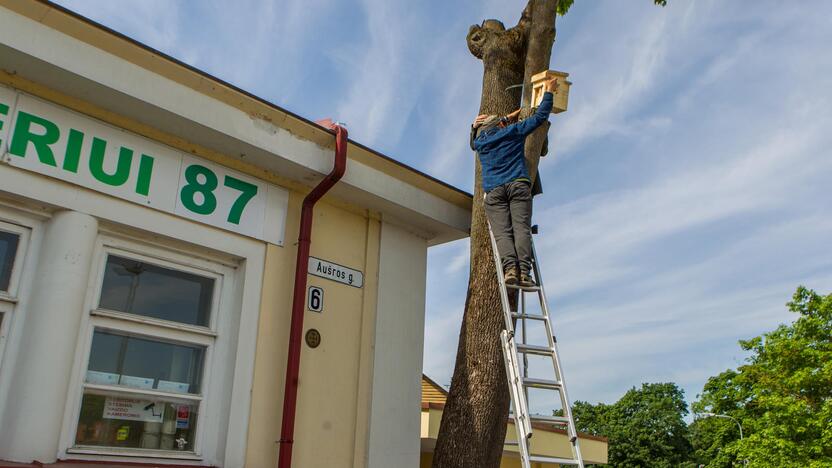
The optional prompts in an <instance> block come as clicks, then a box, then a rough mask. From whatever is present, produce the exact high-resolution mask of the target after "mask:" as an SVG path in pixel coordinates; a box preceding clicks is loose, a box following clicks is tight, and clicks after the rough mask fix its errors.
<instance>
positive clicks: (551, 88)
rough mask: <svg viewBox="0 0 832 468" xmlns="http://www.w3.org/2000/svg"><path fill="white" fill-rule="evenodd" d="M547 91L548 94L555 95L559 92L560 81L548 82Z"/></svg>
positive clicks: (553, 79)
mask: <svg viewBox="0 0 832 468" xmlns="http://www.w3.org/2000/svg"><path fill="white" fill-rule="evenodd" d="M545 91H546V92H547V93H552V94H555V93H557V92H558V79H557V78H552V79H551V80H549V81H547V82H546V87H545Z"/></svg>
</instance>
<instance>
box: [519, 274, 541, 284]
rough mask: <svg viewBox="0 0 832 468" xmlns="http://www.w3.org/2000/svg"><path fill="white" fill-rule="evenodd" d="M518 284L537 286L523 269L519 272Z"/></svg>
mask: <svg viewBox="0 0 832 468" xmlns="http://www.w3.org/2000/svg"><path fill="white" fill-rule="evenodd" d="M520 286H523V287H524V288H533V287H535V286H537V284H536V283H535V282H534V280H533V279H532V277H531V276H529V274H528V273H526V272H525V271H524V272H522V273H520Z"/></svg>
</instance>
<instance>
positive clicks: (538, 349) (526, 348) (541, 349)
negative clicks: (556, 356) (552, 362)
mask: <svg viewBox="0 0 832 468" xmlns="http://www.w3.org/2000/svg"><path fill="white" fill-rule="evenodd" d="M517 351H518V352H521V353H527V354H540V355H541V356H549V355H551V354H552V353H554V352H555V351H554V350H553V349H552V348H550V347H548V346H536V345H530V344H522V343H517Z"/></svg>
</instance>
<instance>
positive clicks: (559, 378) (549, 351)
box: [488, 223, 585, 468]
mask: <svg viewBox="0 0 832 468" xmlns="http://www.w3.org/2000/svg"><path fill="white" fill-rule="evenodd" d="M536 227H537V226H535V228H536ZM533 231H535V233H536V229H533ZM488 235H489V236H490V237H491V250H492V251H493V252H494V266H495V267H496V269H497V279H498V281H499V283H500V300H501V302H502V305H503V317H504V318H505V322H506V323H505V329H504V330H503V331H502V332H501V333H500V340H501V341H502V348H503V360H504V361H505V365H506V377H507V378H508V387H509V391H510V393H511V404H512V409H513V411H512V414H511V417H512V418H513V419H514V427H515V429H516V430H517V446H518V449H519V452H520V466H521V467H522V468H530V467H531V463H532V462H538V463H558V464H559V465H561V466H564V465H565V466H578V467H580V468H585V467H584V461H583V457H582V455H581V447H580V443H579V441H578V432H577V430H576V429H575V419H574V418H573V416H572V407H571V406H570V405H569V396H568V394H567V393H566V382H565V379H564V377H563V370H562V367H561V363H560V358H559V357H558V344H557V340H556V338H555V335H554V333H553V331H552V320H551V317H550V315H549V306H548V305H547V303H546V293H545V291H544V289H543V277H542V276H541V274H540V265H539V262H538V261H537V252H536V251H535V248H534V241H532V244H531V251H532V270H533V272H534V279H535V280H536V281H537V285H536V286H533V287H523V286H520V285H519V284H514V285H507V284H506V282H505V277H504V276H503V267H502V262H500V254H499V253H498V252H497V242H496V240H495V239H494V233H493V232H492V231H491V224H490V223H489V224H488ZM509 289H512V290H516V291H517V301H516V302H517V304H518V305H519V306H520V307H519V309H520V310H519V311H512V310H511V308H510V304H509V297H508V290H509ZM532 293H533V294H536V295H537V299H538V300H539V301H540V312H541V313H539V314H527V313H526V294H532ZM517 321H519V322H520V324H521V327H522V328H521V331H522V333H521V335H520V340H521V341H520V342H519V343H518V342H517V339H518V336H517V333H515V323H516V322H517ZM526 321H537V322H543V324H544V326H545V327H546V336H547V337H548V340H547V343H546V344H544V345H540V344H531V343H527V342H526V338H527V333H526V332H527V330H526ZM521 355H522V356H523V369H522V374H521V369H520V365H519V362H520V360H519V356H521ZM529 355H538V356H546V357H549V358H551V361H552V371H553V376H554V378H553V379H551V380H547V379H541V378H531V377H529V369H528V356H529ZM529 388H538V389H545V390H552V391H555V392H557V393H558V396H559V397H560V403H561V408H563V416H546V415H531V414H529V408H528V400H529V394H528V389H529ZM533 422H542V423H547V424H553V425H557V426H561V427H565V428H566V433H567V437H569V442H570V443H571V446H572V458H558V457H547V456H541V455H533V454H532V453H531V451H530V448H529V439H530V438H531V437H532V423H533Z"/></svg>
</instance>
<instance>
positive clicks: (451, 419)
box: [433, 0, 557, 468]
mask: <svg viewBox="0 0 832 468" xmlns="http://www.w3.org/2000/svg"><path fill="white" fill-rule="evenodd" d="M538 3H543V4H546V5H543V6H540V5H537V4H538ZM549 3H552V4H554V5H555V8H556V7H557V0H530V1H529V3H528V5H527V6H526V8H525V10H524V11H523V14H522V16H521V18H520V21H519V22H518V24H517V25H516V26H514V27H513V28H510V29H508V30H506V29H505V26H504V25H503V23H501V22H500V21H497V20H486V21H484V22H483V23H482V24H481V25H474V26H471V28H470V30H469V32H468V37H467V42H468V49H469V50H470V51H471V53H472V54H473V55H474V56H475V57H477V58H479V59H480V60H482V62H483V68H484V70H483V81H482V97H481V101H480V109H479V113H480V114H497V115H505V114H508V113H510V112H512V111H513V110H515V109H517V108H518V107H519V105H520V99H521V88H520V87H514V88H509V87H511V86H515V85H518V84H521V83H524V77H526V76H528V77H531V74H534V73H535V71H532V72H529V71H528V70H527V64H528V62H529V59H528V58H527V53H526V48H527V43H528V42H529V41H528V39H527V38H528V36H529V30H530V28H532V27H533V26H532V25H533V24H534V22H533V21H532V12H533V10H534V11H538V10H539V11H544V12H545V11H548V7H549V5H548V4H549ZM544 7H546V8H544ZM553 11H554V10H553ZM543 21H544V22H545V21H546V20H545V19H544V20H543ZM548 24H549V25H551V26H552V28H551V29H552V37H554V28H553V25H554V15H552V16H551V17H550V19H549V20H548ZM542 40H543V41H545V40H546V38H545V37H543V38H542ZM535 42H538V41H537V40H535ZM536 50H539V51H538V52H535V53H536V54H537V53H546V58H545V62H546V64H547V65H548V60H549V54H550V53H551V41H550V44H549V47H548V49H546V48H545V47H536ZM538 63H541V61H540V60H535V61H534V63H533V64H532V65H533V66H537V65H538ZM537 71H540V70H537ZM530 73H531V74H530ZM526 81H528V80H526ZM543 135H544V137H545V132H544V133H543ZM527 141H528V140H527ZM541 144H542V140H541ZM537 154H538V155H539V154H540V147H538V148H537ZM536 167H537V164H536V161H535V168H536ZM474 181H475V185H474V204H473V210H472V214H471V269H470V276H469V279H468V295H467V298H466V301H465V313H464V316H463V319H462V327H461V329H460V332H459V346H458V348H457V355H456V363H455V367H454V374H453V377H452V379H451V388H450V391H449V395H448V399H447V402H446V404H445V409H444V413H443V415H442V422H441V424H440V427H439V435H438V437H437V441H436V448H435V449H434V457H433V466H434V467H435V468H497V467H499V465H500V459H501V457H502V453H503V443H504V441H505V433H506V422H507V416H508V409H509V394H508V386H507V384H506V377H505V366H504V364H503V357H502V350H501V348H500V332H501V331H502V330H503V328H504V321H503V317H502V305H501V303H500V294H499V290H498V284H497V274H496V271H495V269H494V261H493V256H492V252H491V243H490V239H489V236H488V225H487V223H486V218H485V211H484V208H483V204H482V199H483V191H482V183H481V167H480V163H479V160H477V161H476V169H475V177H474Z"/></svg>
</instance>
